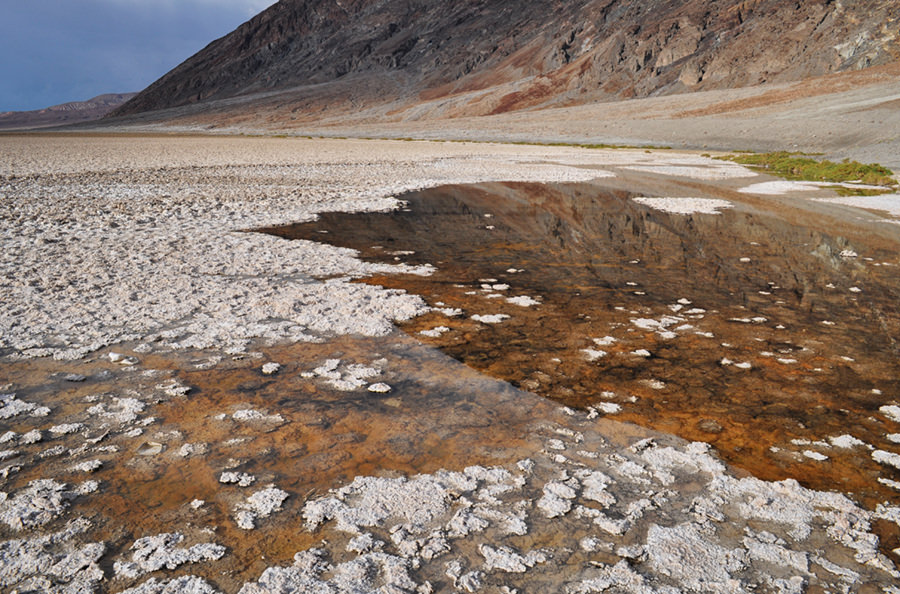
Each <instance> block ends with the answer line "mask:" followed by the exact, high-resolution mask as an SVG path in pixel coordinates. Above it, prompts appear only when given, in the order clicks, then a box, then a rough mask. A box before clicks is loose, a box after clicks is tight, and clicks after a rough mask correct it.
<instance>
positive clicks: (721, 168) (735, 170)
mask: <svg viewBox="0 0 900 594" xmlns="http://www.w3.org/2000/svg"><path fill="white" fill-rule="evenodd" d="M625 169H631V170H634V171H644V172H647V173H655V174H657V175H673V176H677V177H690V178H693V179H704V180H719V179H735V178H742V177H754V176H756V175H758V174H757V173H755V172H753V171H751V170H749V169H747V168H746V167H743V166H741V165H737V164H735V163H721V164H720V163H714V162H710V163H706V164H703V165H702V166H701V165H681V164H677V165H675V164H672V165H628V166H626V167H625Z"/></svg>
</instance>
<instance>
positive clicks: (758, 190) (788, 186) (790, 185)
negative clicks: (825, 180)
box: [738, 180, 820, 196]
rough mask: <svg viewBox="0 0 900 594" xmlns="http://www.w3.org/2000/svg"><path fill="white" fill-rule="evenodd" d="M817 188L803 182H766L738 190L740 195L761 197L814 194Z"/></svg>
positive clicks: (813, 184) (814, 185) (812, 184)
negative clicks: (802, 193) (759, 195)
mask: <svg viewBox="0 0 900 594" xmlns="http://www.w3.org/2000/svg"><path fill="white" fill-rule="evenodd" d="M819 189H820V188H819V186H818V185H817V184H815V183H813V182H803V181H782V180H778V181H767V182H759V183H756V184H750V185H749V186H745V187H743V188H741V189H739V190H738V192H740V193H742V194H761V195H763V196H780V195H782V194H788V193H790V192H814V191H817V190H819Z"/></svg>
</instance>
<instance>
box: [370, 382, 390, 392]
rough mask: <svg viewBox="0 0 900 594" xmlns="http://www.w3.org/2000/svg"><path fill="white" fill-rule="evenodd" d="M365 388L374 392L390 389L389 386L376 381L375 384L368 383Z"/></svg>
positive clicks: (388, 390)
mask: <svg viewBox="0 0 900 594" xmlns="http://www.w3.org/2000/svg"><path fill="white" fill-rule="evenodd" d="M367 390H369V392H374V393H376V394H386V393H388V392H390V391H391V387H390V386H389V385H388V384H385V383H383V382H378V383H376V384H369V387H368V388H367Z"/></svg>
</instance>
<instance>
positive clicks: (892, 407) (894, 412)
mask: <svg viewBox="0 0 900 594" xmlns="http://www.w3.org/2000/svg"><path fill="white" fill-rule="evenodd" d="M878 412H880V413H881V414H883V415H884V416H886V417H887V418H889V419H890V420H892V421H894V422H897V423H900V406H897V405H896V404H886V405H884V406H882V407H879V408H878Z"/></svg>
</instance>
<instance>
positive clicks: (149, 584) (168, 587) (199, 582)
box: [119, 575, 220, 594]
mask: <svg viewBox="0 0 900 594" xmlns="http://www.w3.org/2000/svg"><path fill="white" fill-rule="evenodd" d="M119 594H220V592H219V590H216V589H215V588H214V587H213V586H212V585H210V584H209V582H207V581H206V580H204V579H203V578H199V577H197V576H193V575H183V576H180V577H176V578H172V579H170V580H163V581H158V580H157V579H156V578H155V577H153V578H150V579H149V580H147V581H146V582H144V583H143V584H141V585H139V586H135V587H133V588H128V589H127V590H122V591H121V592H120V593H119Z"/></svg>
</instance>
